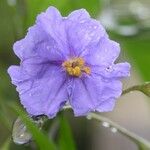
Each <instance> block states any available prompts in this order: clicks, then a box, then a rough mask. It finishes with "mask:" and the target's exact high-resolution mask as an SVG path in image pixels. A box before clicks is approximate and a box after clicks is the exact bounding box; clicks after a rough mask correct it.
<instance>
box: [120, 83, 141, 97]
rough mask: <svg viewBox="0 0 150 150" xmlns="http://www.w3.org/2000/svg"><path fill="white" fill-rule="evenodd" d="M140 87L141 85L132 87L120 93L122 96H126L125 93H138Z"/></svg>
mask: <svg viewBox="0 0 150 150" xmlns="http://www.w3.org/2000/svg"><path fill="white" fill-rule="evenodd" d="M140 87H141V85H135V86H132V87H130V88H128V89H126V90H124V91H123V92H122V95H125V94H127V93H130V92H132V91H139V90H140Z"/></svg>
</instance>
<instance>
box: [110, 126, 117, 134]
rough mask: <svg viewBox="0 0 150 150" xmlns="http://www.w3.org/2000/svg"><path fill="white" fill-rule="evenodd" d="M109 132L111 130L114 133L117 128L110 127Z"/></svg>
mask: <svg viewBox="0 0 150 150" xmlns="http://www.w3.org/2000/svg"><path fill="white" fill-rule="evenodd" d="M110 130H111V132H113V133H116V132H117V131H118V130H117V128H115V127H112V128H111V129H110Z"/></svg>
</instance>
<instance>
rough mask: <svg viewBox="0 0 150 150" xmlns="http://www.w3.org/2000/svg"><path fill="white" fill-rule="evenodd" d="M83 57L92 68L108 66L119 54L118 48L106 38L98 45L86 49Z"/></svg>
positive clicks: (116, 44) (117, 45)
mask: <svg viewBox="0 0 150 150" xmlns="http://www.w3.org/2000/svg"><path fill="white" fill-rule="evenodd" d="M87 49H88V50H87V53H86V54H85V55H84V56H83V57H84V58H85V60H86V61H87V63H88V64H90V65H94V66H97V65H98V66H108V65H111V64H112V63H114V61H115V60H116V59H117V57H118V56H119V53H120V46H119V44H118V43H116V42H115V41H112V40H110V39H109V38H108V37H106V36H105V37H103V38H102V39H101V40H100V41H99V43H98V44H96V45H94V46H91V45H90V46H89V47H87Z"/></svg>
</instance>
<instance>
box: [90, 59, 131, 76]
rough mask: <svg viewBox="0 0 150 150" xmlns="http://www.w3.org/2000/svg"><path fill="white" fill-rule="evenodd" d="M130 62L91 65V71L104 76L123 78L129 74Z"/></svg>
mask: <svg viewBox="0 0 150 150" xmlns="http://www.w3.org/2000/svg"><path fill="white" fill-rule="evenodd" d="M130 68H131V66H130V64H129V63H127V62H125V63H118V64H114V65H111V66H101V67H99V66H97V67H92V72H93V73H95V74H97V75H100V76H102V77H104V78H113V79H114V78H116V79H120V78H124V77H128V76H130Z"/></svg>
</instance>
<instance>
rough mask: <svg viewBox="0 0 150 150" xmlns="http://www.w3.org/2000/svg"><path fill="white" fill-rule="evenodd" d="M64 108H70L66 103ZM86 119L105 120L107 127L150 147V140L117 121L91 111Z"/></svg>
mask: <svg viewBox="0 0 150 150" xmlns="http://www.w3.org/2000/svg"><path fill="white" fill-rule="evenodd" d="M63 109H64V110H66V109H71V106H70V105H67V106H65V107H64V108H63ZM87 119H94V120H96V121H98V122H102V123H103V122H106V123H107V124H109V126H108V127H109V128H115V129H117V131H118V132H120V133H121V134H123V135H125V136H126V137H128V138H130V139H131V140H132V141H133V142H135V143H136V144H137V145H139V144H142V145H144V146H145V147H146V148H148V149H150V142H149V141H147V140H145V139H144V138H142V137H140V136H138V135H136V134H135V133H133V132H130V131H129V130H127V129H126V128H124V127H122V126H120V125H118V124H117V123H115V122H113V121H111V120H110V119H108V118H106V117H103V116H101V115H100V114H97V113H94V112H91V113H89V114H88V115H87Z"/></svg>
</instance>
